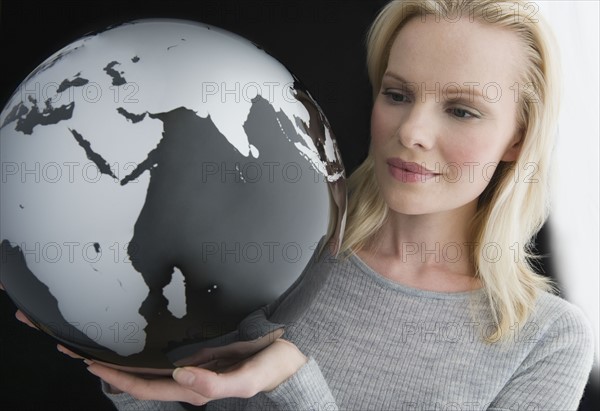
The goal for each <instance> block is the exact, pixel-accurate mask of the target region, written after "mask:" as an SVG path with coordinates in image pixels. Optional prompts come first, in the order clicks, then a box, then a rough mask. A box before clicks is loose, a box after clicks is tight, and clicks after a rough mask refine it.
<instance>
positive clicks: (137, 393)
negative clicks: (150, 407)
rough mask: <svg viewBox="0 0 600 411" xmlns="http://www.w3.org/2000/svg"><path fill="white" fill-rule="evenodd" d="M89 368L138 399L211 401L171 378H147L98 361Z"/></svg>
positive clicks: (202, 402) (194, 402)
mask: <svg viewBox="0 0 600 411" xmlns="http://www.w3.org/2000/svg"><path fill="white" fill-rule="evenodd" d="M87 369H88V371H89V372H91V373H92V374H94V375H96V376H97V377H100V378H101V379H102V380H104V381H105V382H106V383H108V384H110V385H112V386H113V387H115V388H117V389H118V390H120V391H124V392H127V393H129V394H130V395H132V396H133V397H135V398H137V399H138V400H157V401H183V402H187V403H190V404H193V405H203V404H206V403H207V402H208V401H209V399H208V398H206V397H204V396H202V395H200V394H198V393H196V392H194V391H192V390H190V389H188V388H185V387H183V386H181V385H179V384H177V383H176V382H175V381H173V380H172V379H171V378H160V379H153V380H147V379H144V378H141V377H138V376H135V375H133V374H129V373H126V372H123V371H119V370H116V369H114V368H110V367H105V366H103V365H100V364H98V363H92V364H91V365H90V366H89V367H88V368H87Z"/></svg>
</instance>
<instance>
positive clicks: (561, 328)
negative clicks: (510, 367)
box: [489, 306, 594, 410]
mask: <svg viewBox="0 0 600 411" xmlns="http://www.w3.org/2000/svg"><path fill="white" fill-rule="evenodd" d="M593 341H594V337H593V331H592V328H591V325H590V324H589V322H588V321H587V319H586V318H585V316H584V315H583V313H582V312H581V311H580V310H579V309H577V308H576V307H574V306H570V308H569V309H568V310H567V311H566V312H564V313H563V314H562V315H561V316H560V317H559V318H558V319H557V320H556V321H555V322H554V323H553V324H552V325H551V326H550V327H549V328H548V330H546V332H544V333H543V334H542V335H541V336H540V338H539V340H538V341H536V342H535V347H534V348H533V349H532V350H531V352H530V353H529V355H528V356H527V358H526V359H525V360H524V361H523V363H522V364H521V365H520V367H519V368H518V369H517V371H516V372H515V374H514V375H513V377H512V378H511V380H510V381H509V383H508V384H507V385H506V386H504V388H503V389H502V390H501V391H500V393H499V394H498V395H497V397H496V398H495V399H494V401H493V402H492V404H490V408H489V409H490V410H513V409H535V410H550V409H553V410H577V408H578V406H579V402H580V401H581V397H582V396H583V390H584V388H585V385H586V383H587V381H588V378H589V374H590V371H591V368H592V363H593V357H594V343H593Z"/></svg>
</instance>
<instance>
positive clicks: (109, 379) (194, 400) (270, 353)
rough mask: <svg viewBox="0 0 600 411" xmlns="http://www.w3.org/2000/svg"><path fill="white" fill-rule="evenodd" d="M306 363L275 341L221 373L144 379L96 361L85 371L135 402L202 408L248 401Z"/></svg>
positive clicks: (180, 372)
mask: <svg viewBox="0 0 600 411" xmlns="http://www.w3.org/2000/svg"><path fill="white" fill-rule="evenodd" d="M307 360H308V359H307V358H306V356H304V354H302V353H301V352H300V350H298V348H297V347H296V346H295V345H294V344H292V343H290V342H288V341H286V340H282V339H277V340H275V341H274V342H273V343H272V344H270V345H269V346H267V347H266V348H265V349H263V350H262V351H259V352H258V353H257V354H255V355H253V356H252V357H250V358H248V359H246V360H244V361H242V362H240V363H238V364H236V365H234V366H232V367H230V368H229V369H227V370H224V372H222V373H219V372H215V371H211V370H208V369H204V368H197V367H183V368H177V369H175V371H173V375H172V376H173V378H172V379H171V378H159V379H156V378H155V379H147V378H143V377H140V376H139V375H136V374H131V373H127V372H124V371H120V370H117V369H115V368H112V367H107V366H104V365H101V364H99V363H97V362H88V364H89V366H88V371H90V372H91V373H92V374H94V375H96V376H98V377H100V378H101V379H102V380H104V381H105V382H106V383H108V384H109V385H110V386H111V387H112V388H113V389H115V388H116V389H117V390H120V391H124V392H127V393H129V394H131V395H132V396H133V397H135V398H137V399H139V400H159V401H183V402H187V403H190V404H193V405H203V404H206V403H207V402H209V401H212V400H216V399H221V398H230V397H239V398H250V397H253V396H254V395H256V394H258V393H259V392H266V391H271V390H273V389H275V388H276V387H277V386H278V385H279V384H281V383H282V382H284V381H285V380H287V379H288V378H289V377H291V376H292V375H293V374H294V373H295V372H296V371H298V370H299V369H300V368H301V367H302V366H303V365H304V364H305V363H306V362H307Z"/></svg>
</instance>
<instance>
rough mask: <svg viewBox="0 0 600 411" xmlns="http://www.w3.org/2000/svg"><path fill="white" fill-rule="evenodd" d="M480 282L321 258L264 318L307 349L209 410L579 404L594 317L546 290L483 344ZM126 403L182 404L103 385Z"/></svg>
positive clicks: (488, 326)
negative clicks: (417, 277)
mask: <svg viewBox="0 0 600 411" xmlns="http://www.w3.org/2000/svg"><path fill="white" fill-rule="evenodd" d="M488 306H489V304H488V301H487V298H486V296H485V293H484V291H483V290H477V291H470V292H458V293H443V292H432V291H423V290H420V289H415V288H410V287H407V286H404V285H401V284H398V283H395V282H393V281H390V280H388V279H387V278H385V277H383V276H381V275H380V274H378V273H377V272H375V271H373V270H372V269H371V268H370V267H369V266H367V265H366V264H365V263H364V262H363V261H362V260H361V259H360V258H359V257H357V256H356V255H352V256H350V257H348V258H346V259H342V258H340V259H335V258H333V257H331V256H329V255H327V254H326V255H324V256H323V257H322V258H321V259H319V260H318V261H317V259H316V258H315V257H313V260H312V261H311V263H310V264H309V266H308V267H307V269H306V270H305V272H304V274H303V275H302V277H301V279H300V280H299V281H298V282H297V283H296V284H295V286H294V287H293V288H292V289H291V290H290V291H289V292H288V293H287V294H286V295H285V297H284V298H283V299H282V300H281V301H280V303H279V304H277V306H276V307H275V308H274V310H273V311H272V312H269V310H268V309H267V310H265V311H266V315H267V316H268V317H269V319H270V320H271V321H273V322H277V323H283V324H286V333H285V335H284V337H285V338H286V339H288V340H290V341H292V342H293V343H295V344H296V345H297V346H298V348H299V349H300V350H301V351H302V352H303V353H304V354H305V355H307V356H308V357H309V362H308V363H307V364H306V365H304V366H303V367H302V368H301V369H300V370H299V371H298V372H297V373H296V374H294V375H293V376H292V377H291V378H290V379H289V380H287V381H285V382H283V383H282V384H281V385H279V386H278V387H277V388H276V389H275V390H273V391H271V392H269V393H261V394H258V395H256V396H255V397H253V398H251V399H249V400H245V399H226V400H219V401H214V402H211V403H209V404H208V406H207V410H211V411H213V410H256V411H263V410H279V409H284V410H288V409H289V410H296V409H298V410H316V411H329V410H337V409H340V410H364V411H367V410H378V411H379V410H394V411H397V410H482V409H491V410H540V411H541V410H576V409H577V406H578V404H579V401H580V399H581V397H582V395H583V389H584V387H585V384H586V382H587V379H588V375H589V373H590V370H591V367H592V362H593V353H594V348H593V347H594V344H593V333H592V329H591V326H590V324H589V322H588V321H587V320H586V318H585V317H584V315H583V314H582V312H581V311H580V310H579V309H578V308H576V307H575V306H573V305H572V304H570V303H568V302H566V301H565V300H563V299H561V298H559V297H557V296H554V295H551V294H548V293H540V295H539V297H538V299H537V302H536V306H535V310H534V312H533V313H532V315H531V316H530V318H529V319H528V321H527V322H526V323H525V324H520V325H519V324H515V326H514V327H512V329H511V332H510V335H508V336H506V337H508V338H506V339H505V340H504V342H502V343H501V342H497V343H488V342H485V341H484V340H483V338H482V337H483V336H485V335H491V333H492V330H493V323H492V321H491V319H490V317H489V315H488V312H489V308H488ZM107 396H108V397H109V398H111V399H112V400H113V402H114V403H115V405H116V406H117V408H118V409H119V410H153V411H154V410H182V409H183V408H182V407H181V405H180V404H178V403H159V402H155V401H136V400H134V399H132V398H131V397H130V396H129V395H128V394H117V395H111V394H107Z"/></svg>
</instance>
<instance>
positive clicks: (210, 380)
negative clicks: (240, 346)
mask: <svg viewBox="0 0 600 411" xmlns="http://www.w3.org/2000/svg"><path fill="white" fill-rule="evenodd" d="M234 369H235V370H234V371H228V372H226V373H222V374H219V373H216V372H213V371H210V370H207V369H203V368H196V367H183V368H177V369H176V370H175V371H174V372H173V379H174V380H175V381H176V382H177V383H178V384H180V385H181V386H182V387H185V388H188V389H190V390H192V391H194V392H196V393H198V394H200V395H201V396H203V397H205V398H207V399H210V400H216V399H221V398H230V397H238V398H250V397H252V396H254V395H256V394H257V393H258V392H259V391H260V390H259V389H258V388H257V387H258V385H257V384H255V383H254V382H256V378H255V376H253V375H252V373H251V368H249V367H244V366H243V364H241V365H236V366H234Z"/></svg>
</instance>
